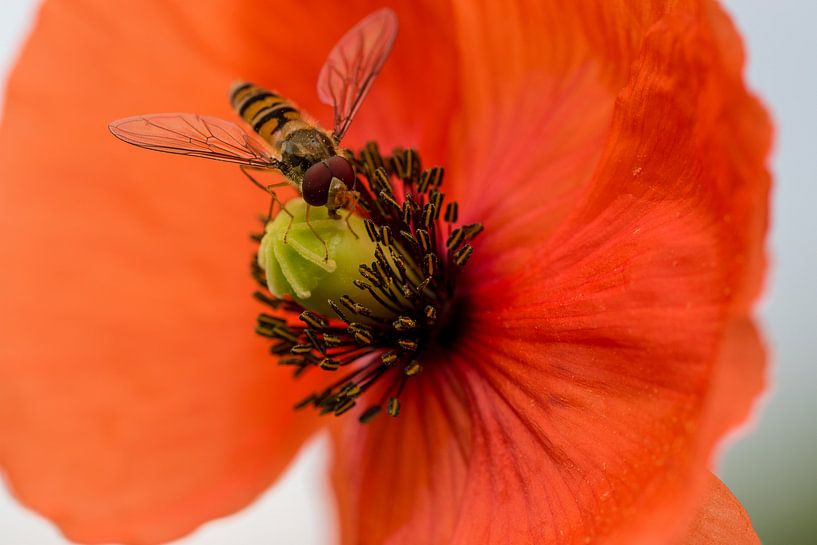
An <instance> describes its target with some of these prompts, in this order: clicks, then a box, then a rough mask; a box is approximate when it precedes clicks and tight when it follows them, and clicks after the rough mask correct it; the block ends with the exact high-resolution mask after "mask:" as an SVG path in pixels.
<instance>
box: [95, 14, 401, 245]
mask: <svg viewBox="0 0 817 545" xmlns="http://www.w3.org/2000/svg"><path fill="white" fill-rule="evenodd" d="M396 36H397V16H396V14H395V13H394V12H393V11H392V10H391V9H389V8H382V9H379V10H377V11H375V12H374V13H371V14H370V15H368V16H367V17H366V18H364V19H363V20H361V21H360V22H359V23H357V24H356V25H355V26H354V27H352V29H351V30H349V31H348V32H347V33H346V34H345V35H344V36H343V37H342V38H341V39H340V41H339V42H338V43H337V44H336V45H335V47H334V48H333V49H332V51H331V52H330V53H329V57H328V58H327V59H326V62H325V63H324V65H323V67H322V68H321V71H320V75H319V77H318V97H319V98H320V100H321V102H323V103H324V104H329V105H331V106H332V107H333V109H334V127H333V129H332V132H331V133H329V132H327V131H325V130H324V129H322V128H320V127H318V126H317V125H315V124H314V123H312V122H310V121H307V120H306V119H304V117H302V115H301V112H300V111H299V110H298V108H297V107H295V105H294V104H293V103H292V102H290V101H288V100H287V99H285V98H283V97H282V96H280V95H278V94H276V93H274V92H272V91H269V90H266V89H263V88H261V87H258V86H256V85H253V84H252V83H247V82H240V83H237V84H235V85H234V86H233V88H232V90H231V92H230V101H231V103H232V106H233V109H234V110H235V111H236V113H238V115H239V116H240V117H241V118H242V119H243V120H244V121H245V122H246V123H247V124H248V125H249V126H250V127H251V128H252V132H247V131H245V130H244V129H242V128H241V127H240V126H239V125H238V124H236V123H233V122H231V121H226V120H224V119H219V118H217V117H210V116H205V115H199V114H191V113H164V114H148V115H139V116H134V117H128V118H125V119H119V120H117V121H114V122H112V123H111V124H110V125H109V129H110V131H111V133H113V135H114V136H116V137H117V138H119V139H120V140H123V141H125V142H127V143H129V144H133V145H135V146H139V147H141V148H147V149H151V150H156V151H162V152H166V153H175V154H179V155H190V156H193V157H203V158H205V159H214V160H217V161H226V162H229V163H237V164H239V165H240V167H241V171H242V172H243V173H244V174H245V175H246V176H247V177H248V178H249V179H250V181H252V182H253V183H254V184H255V185H257V186H259V187H261V188H262V189H264V190H265V191H268V192H269V193H270V194H271V196H272V198H273V203H274V202H278V200H277V197H276V196H275V192H274V191H273V188H274V187H279V186H283V185H287V184H291V185H293V186H294V187H295V188H296V189H297V190H298V191H299V192H300V194H301V196H302V197H303V199H304V201H306V203H307V205H308V206H307V217H306V220H307V223H308V222H309V216H308V211H309V206H325V207H326V208H327V209H328V212H329V216H330V217H332V218H335V219H337V218H340V216H339V215H338V213H337V211H338V210H340V209H347V210H349V212H350V213H351V212H352V211H353V210H354V207H355V204H356V196H357V193H356V192H355V191H354V184H355V180H356V176H355V171H354V168H353V167H352V164H351V163H350V162H349V159H348V158H349V157H350V156H351V155H350V154H349V152H347V151H346V150H344V149H342V148H340V142H341V140H342V139H343V136H344V135H345V134H346V131H347V130H348V129H349V125H350V124H351V122H352V119H353V118H354V116H355V114H356V113H357V111H358V109H359V108H360V105H361V103H362V102H363V98H364V97H365V96H366V94H367V93H368V91H369V89H370V88H371V86H372V83H373V82H374V80H375V78H376V77H377V74H378V73H379V72H380V69H381V68H382V67H383V64H384V63H385V62H386V59H387V58H388V56H389V53H390V52H391V48H392V45H393V44H394V40H395V38H396ZM251 170H255V171H278V172H280V173H281V174H283V175H284V177H285V178H286V181H285V182H282V183H280V184H273V185H264V184H262V183H260V182H259V181H258V180H257V179H256V178H255V177H253V176H252V174H250V172H249V171H251ZM273 203H271V206H272V204H273ZM279 204H281V203H280V202H279ZM281 208H282V209H283V210H284V211H286V208H285V207H284V206H283V205H281ZM270 212H271V208H270ZM287 213H288V212H287ZM290 216H291V214H290ZM347 220H348V216H347ZM313 232H314V231H313ZM315 235H316V236H317V233H315ZM318 238H319V239H320V237H319V236H318ZM325 246H326V244H325V243H324V247H325ZM327 258H328V254H327Z"/></svg>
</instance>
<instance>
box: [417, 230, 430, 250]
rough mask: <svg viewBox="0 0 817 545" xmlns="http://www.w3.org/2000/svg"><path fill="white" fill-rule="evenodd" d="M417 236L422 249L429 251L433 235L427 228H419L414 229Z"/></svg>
mask: <svg viewBox="0 0 817 545" xmlns="http://www.w3.org/2000/svg"><path fill="white" fill-rule="evenodd" d="M414 234H415V235H416V236H417V242H418V243H419V244H420V251H422V252H423V253H428V252H429V251H430V250H431V236H430V235H429V234H428V231H426V230H425V229H417V230H416V231H414Z"/></svg>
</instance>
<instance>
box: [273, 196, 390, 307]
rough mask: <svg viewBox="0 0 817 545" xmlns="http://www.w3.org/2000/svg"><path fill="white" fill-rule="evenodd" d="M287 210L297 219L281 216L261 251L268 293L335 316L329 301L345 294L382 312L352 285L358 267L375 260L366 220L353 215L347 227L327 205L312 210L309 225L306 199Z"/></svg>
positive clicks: (367, 294)
mask: <svg viewBox="0 0 817 545" xmlns="http://www.w3.org/2000/svg"><path fill="white" fill-rule="evenodd" d="M286 209H287V211H288V212H289V213H290V214H292V216H294V218H292V217H291V216H290V215H289V214H287V213H286V212H283V211H282V212H279V213H278V215H277V216H276V217H275V219H274V220H272V221H270V222H269V223H268V224H267V227H266V232H265V234H264V238H263V239H262V240H261V246H260V248H259V250H258V264H259V265H260V267H261V268H262V269H264V271H265V272H266V275H267V286H268V287H269V290H270V292H272V294H273V295H275V296H277V297H283V296H284V295H289V296H291V297H292V298H293V299H294V300H295V301H297V302H298V303H299V304H300V305H301V306H303V307H304V308H305V309H307V310H312V311H314V312H319V313H321V314H324V315H326V316H332V317H334V316H335V314H334V312H333V311H332V309H331V307H330V306H329V304H328V300H329V299H333V300H335V301H337V300H338V299H339V298H340V296H342V295H346V294H349V295H352V297H353V298H354V300H355V301H356V302H358V303H361V304H363V305H366V306H368V307H369V308H370V309H372V310H380V309H381V308H382V307H381V306H380V305H379V304H378V303H377V302H376V301H375V300H374V298H373V297H372V296H371V294H369V292H367V291H363V290H360V289H359V288H357V287H356V286H355V285H354V284H353V283H352V282H353V281H354V280H357V279H360V273H359V267H360V265H361V264H368V263H371V262H372V261H374V259H375V257H374V251H375V243H374V242H372V241H371V240H370V239H369V237H368V236H367V235H366V228H365V226H364V225H363V220H362V219H361V218H360V217H358V216H355V215H352V216H351V217H350V218H349V222H348V225H347V222H346V221H345V220H344V219H331V218H329V216H328V210H327V208H326V207H324V206H320V207H315V206H313V207H311V208H309V224H307V222H306V210H307V204H306V203H305V202H304V201H303V199H293V200H290V201H289V202H287V203H286ZM290 220H291V225H290ZM310 226H311V228H310ZM350 226H351V230H350ZM353 231H354V232H353ZM316 234H317V235H318V236H319V237H320V239H323V242H321V240H320V239H319V238H318V236H316ZM355 235H357V236H355ZM285 239H286V241H285ZM324 242H325V243H326V246H324ZM327 250H328V259H327Z"/></svg>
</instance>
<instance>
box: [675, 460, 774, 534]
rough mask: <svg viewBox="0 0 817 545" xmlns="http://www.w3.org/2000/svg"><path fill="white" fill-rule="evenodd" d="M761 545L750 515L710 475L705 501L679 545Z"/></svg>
mask: <svg viewBox="0 0 817 545" xmlns="http://www.w3.org/2000/svg"><path fill="white" fill-rule="evenodd" d="M712 544H723V545H760V539H758V537H757V534H756V533H755V531H754V529H753V528H752V522H751V521H750V520H749V515H748V514H747V513H746V510H745V509H744V508H743V506H742V505H741V504H740V502H739V501H738V500H737V499H736V498H735V496H733V495H732V493H731V492H730V491H729V489H728V488H726V485H725V484H723V483H722V482H721V481H720V480H719V479H718V478H717V477H715V476H714V475H710V476H709V479H708V480H707V490H706V496H705V498H704V501H703V502H702V503H701V506H700V507H699V508H698V510H697V512H696V513H695V519H694V520H693V522H692V524H691V525H690V527H689V529H688V533H687V535H686V536H684V537H683V538H682V539H679V540H678V541H677V545H712Z"/></svg>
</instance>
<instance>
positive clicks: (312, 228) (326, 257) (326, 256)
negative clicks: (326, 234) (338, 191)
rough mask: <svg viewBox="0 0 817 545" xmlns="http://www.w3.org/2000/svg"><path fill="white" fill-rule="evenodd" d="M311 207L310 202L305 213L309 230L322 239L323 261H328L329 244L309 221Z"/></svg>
mask: <svg viewBox="0 0 817 545" xmlns="http://www.w3.org/2000/svg"><path fill="white" fill-rule="evenodd" d="M311 208H312V207H311V206H310V205H308V204H307V205H306V214H305V219H306V226H307V227H309V230H310V231H312V234H313V235H315V238H317V239H318V240H320V241H321V244H323V262H324V263H328V262H329V246H328V245H327V244H326V241H325V240H323V238H322V237H321V236H320V235H319V234H318V232H317V231H315V228H314V227H312V224H311V223H310V222H309V210H310V209H311ZM291 224H292V223H291V222H290V225H291ZM284 240H285V241H286V239H284Z"/></svg>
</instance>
